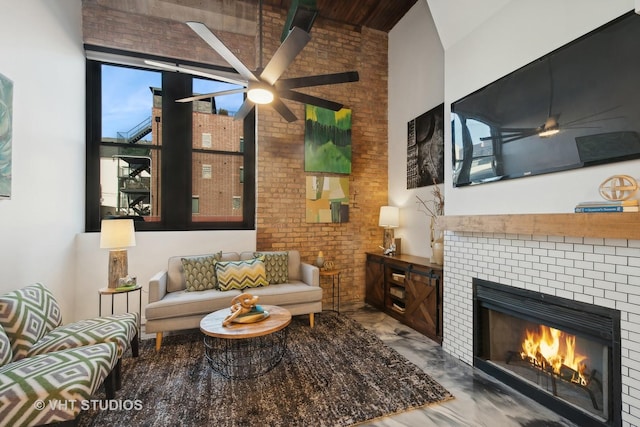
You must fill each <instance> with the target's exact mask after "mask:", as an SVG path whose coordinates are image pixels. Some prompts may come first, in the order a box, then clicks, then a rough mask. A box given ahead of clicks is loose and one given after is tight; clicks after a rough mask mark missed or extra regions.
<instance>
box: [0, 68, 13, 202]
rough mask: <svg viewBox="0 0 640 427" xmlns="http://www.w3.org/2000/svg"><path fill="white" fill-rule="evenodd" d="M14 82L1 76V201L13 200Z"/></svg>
mask: <svg viewBox="0 0 640 427" xmlns="http://www.w3.org/2000/svg"><path fill="white" fill-rule="evenodd" d="M12 117H13V82H12V81H11V80H10V79H9V78H8V77H6V76H4V75H3V74H0V199H10V198H11V136H12V133H13V123H12Z"/></svg>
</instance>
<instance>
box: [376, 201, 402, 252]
mask: <svg viewBox="0 0 640 427" xmlns="http://www.w3.org/2000/svg"><path fill="white" fill-rule="evenodd" d="M378 225H379V226H380V227H384V241H383V242H384V250H385V252H386V251H387V250H388V249H390V248H391V245H392V244H394V236H393V229H394V228H397V227H399V226H400V209H399V208H397V207H395V206H382V207H380V220H379V221H378Z"/></svg>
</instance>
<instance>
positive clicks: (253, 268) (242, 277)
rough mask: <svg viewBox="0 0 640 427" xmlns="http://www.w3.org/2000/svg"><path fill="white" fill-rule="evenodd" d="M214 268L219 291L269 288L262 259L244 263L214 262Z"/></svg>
mask: <svg viewBox="0 0 640 427" xmlns="http://www.w3.org/2000/svg"><path fill="white" fill-rule="evenodd" d="M215 266H216V276H217V277H218V289H220V290H221V291H229V290H231V289H244V288H257V287H258V286H269V282H268V281H267V273H266V271H265V268H264V257H258V258H254V259H250V260H246V261H216V263H215Z"/></svg>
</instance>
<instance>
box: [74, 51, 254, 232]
mask: <svg viewBox="0 0 640 427" xmlns="http://www.w3.org/2000/svg"><path fill="white" fill-rule="evenodd" d="M225 85H226V87H225ZM229 87H231V88H233V86H232V85H229V84H227V83H223V82H216V81H212V80H206V79H203V78H200V77H197V78H196V77H193V76H191V75H189V74H185V73H174V72H170V71H158V70H151V69H144V68H140V67H137V66H136V67H133V66H124V65H116V64H111V63H103V62H100V61H95V60H87V102H86V105H87V185H86V229H87V231H98V230H99V229H100V221H101V220H102V219H104V218H107V217H112V216H126V217H132V218H134V219H135V220H136V229H137V230H192V229H253V228H254V227H255V225H254V216H255V214H254V206H255V177H254V174H253V173H251V174H250V173H249V172H250V171H254V170H255V167H254V165H255V149H254V148H253V147H254V146H255V145H254V144H255V143H254V141H255V135H254V129H255V114H254V113H251V114H250V115H248V116H247V117H246V118H245V119H244V120H234V118H233V113H234V112H235V111H236V110H237V107H239V106H240V104H241V103H242V97H243V95H242V94H235V95H226V96H223V97H215V98H213V97H212V98H207V99H203V100H198V101H194V102H190V103H177V102H175V100H176V99H180V98H184V97H187V96H191V95H193V94H205V93H211V92H216V91H219V90H224V89H228V88H229ZM232 97H236V98H235V99H233V98H232ZM223 98H224V99H223ZM247 130H248V131H247ZM245 171H246V172H245ZM194 195H197V196H194Z"/></svg>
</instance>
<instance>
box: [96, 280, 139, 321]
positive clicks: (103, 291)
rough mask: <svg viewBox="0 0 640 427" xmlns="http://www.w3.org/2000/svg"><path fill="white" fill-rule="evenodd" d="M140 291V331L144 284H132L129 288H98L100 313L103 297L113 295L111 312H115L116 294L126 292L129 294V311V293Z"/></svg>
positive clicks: (100, 311)
mask: <svg viewBox="0 0 640 427" xmlns="http://www.w3.org/2000/svg"><path fill="white" fill-rule="evenodd" d="M136 291H138V332H140V327H141V325H140V323H141V321H142V285H136V286H131V287H128V288H100V289H98V315H99V316H102V297H103V296H105V295H111V314H112V315H113V314H115V313H114V300H115V296H116V295H119V294H126V296H127V313H128V312H129V294H130V293H131V292H136Z"/></svg>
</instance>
